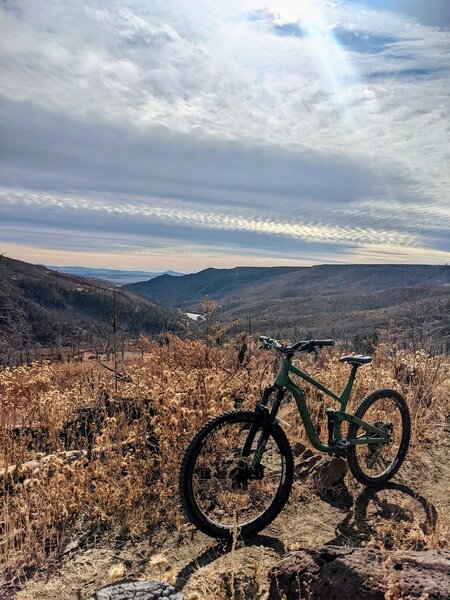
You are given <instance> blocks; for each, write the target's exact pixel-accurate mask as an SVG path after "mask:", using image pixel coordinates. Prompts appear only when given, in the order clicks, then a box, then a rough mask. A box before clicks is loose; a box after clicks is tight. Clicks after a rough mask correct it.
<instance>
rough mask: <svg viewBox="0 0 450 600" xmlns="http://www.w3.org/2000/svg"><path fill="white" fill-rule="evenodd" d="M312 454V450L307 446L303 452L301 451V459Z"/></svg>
mask: <svg viewBox="0 0 450 600" xmlns="http://www.w3.org/2000/svg"><path fill="white" fill-rule="evenodd" d="M312 456H314V452H313V451H312V450H310V449H309V448H307V449H306V450H305V451H304V452H303V457H302V458H303V459H304V460H305V459H307V458H311V457H312Z"/></svg>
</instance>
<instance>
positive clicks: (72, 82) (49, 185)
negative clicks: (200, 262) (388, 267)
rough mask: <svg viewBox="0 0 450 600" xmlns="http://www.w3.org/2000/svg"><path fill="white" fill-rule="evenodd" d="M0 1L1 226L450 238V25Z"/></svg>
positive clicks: (264, 247) (311, 11)
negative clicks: (448, 231)
mask: <svg viewBox="0 0 450 600" xmlns="http://www.w3.org/2000/svg"><path fill="white" fill-rule="evenodd" d="M299 6H301V7H302V10H301V12H299V10H298V7H299ZM311 6H313V8H311ZM0 14H1V16H2V23H3V24H2V32H3V34H4V35H2V38H1V41H0V50H1V51H2V57H3V58H2V62H1V71H0V76H1V81H0V83H1V90H2V92H1V94H2V106H1V110H2V114H1V122H2V131H1V139H2V144H3V146H2V148H1V158H2V166H3V168H2V172H3V186H4V187H3V191H2V195H1V197H0V198H1V199H0V216H1V218H2V222H3V224H4V225H3V228H2V229H0V239H3V240H4V241H5V242H8V243H9V244H11V243H13V241H15V242H16V243H20V242H22V243H24V242H25V240H30V239H31V238H30V231H31V232H33V231H34V233H33V234H32V236H31V237H33V239H34V240H35V242H34V244H35V245H36V247H37V246H39V244H41V245H42V243H43V239H47V240H49V239H52V240H53V242H52V243H53V244H55V245H56V244H58V243H59V242H58V236H61V234H62V232H67V235H68V236H69V238H70V237H71V239H72V241H71V242H70V241H69V240H68V238H67V239H66V242H67V243H68V244H70V245H71V247H72V248H73V249H74V248H76V243H77V239H78V240H79V239H80V236H83V240H84V242H83V243H84V244H87V245H89V244H91V247H92V249H93V251H94V252H99V251H100V249H101V244H99V239H101V240H102V243H104V244H106V245H107V244H110V243H109V242H107V241H106V240H107V238H108V236H110V238H111V239H113V238H114V237H117V236H119V235H120V238H121V239H122V240H123V243H124V245H125V246H126V248H127V251H128V252H137V249H138V248H141V249H144V248H146V247H147V248H154V249H155V251H156V249H157V248H159V249H160V248H166V249H168V250H169V249H170V248H176V247H177V245H178V244H183V245H184V247H187V246H189V245H191V247H192V248H193V247H194V246H195V248H196V252H197V254H196V256H198V254H199V253H201V252H202V251H203V252H205V253H206V252H208V251H209V250H208V249H209V248H211V246H215V247H216V248H217V249H219V248H220V252H222V253H223V259H224V260H226V256H229V257H230V258H229V260H230V264H232V262H233V260H235V257H236V256H237V255H239V256H245V255H248V256H250V255H255V254H257V253H260V255H261V256H263V257H264V260H266V259H267V257H268V256H270V255H272V256H275V255H277V256H279V257H281V258H282V257H283V256H284V257H286V258H289V259H291V258H292V255H293V253H295V255H296V256H298V257H299V258H300V259H302V258H303V257H305V256H306V255H308V256H316V262H321V261H323V260H324V258H325V257H329V256H330V252H328V251H327V248H328V249H331V248H332V249H333V250H332V252H334V253H335V255H336V257H337V258H338V257H339V255H341V257H344V256H345V257H349V256H351V255H352V253H353V254H354V256H357V257H358V260H359V256H360V252H362V251H366V252H367V257H368V259H372V257H373V253H371V252H370V251H369V250H367V249H368V248H370V247H372V246H380V245H382V246H383V248H384V250H383V252H385V251H386V252H389V248H391V249H392V252H393V255H394V250H393V247H394V246H396V247H399V248H402V252H403V253H404V254H405V255H408V256H410V257H413V259H415V260H419V261H420V260H421V258H420V257H426V258H424V260H426V261H429V260H431V258H430V257H431V256H435V257H439V259H441V258H442V256H441V254H440V253H442V252H444V253H445V252H448V251H449V247H448V243H447V241H446V236H445V225H443V223H445V222H446V221H447V222H448V219H449V217H450V212H449V202H448V201H449V196H448V189H449V187H450V180H449V178H450V175H449V172H448V164H449V159H450V156H449V150H448V148H449V145H448V131H446V130H445V126H444V125H443V124H444V123H445V122H448V116H449V115H448V106H449V105H450V102H449V100H450V99H449V96H450V91H449V79H450V75H449V69H448V47H449V40H450V37H449V35H450V34H449V33H448V32H446V31H444V30H436V29H435V28H431V27H428V26H426V25H423V24H421V23H420V22H418V21H417V20H414V21H413V20H411V19H409V18H406V17H405V16H402V15H401V14H400V13H399V14H394V13H389V12H386V11H381V10H375V9H373V8H370V7H368V6H364V7H359V6H355V4H352V3H350V2H338V3H327V2H315V3H312V4H311V3H309V2H307V1H306V0H305V2H302V3H301V5H300V4H299V3H291V2H287V1H285V2H282V1H281V0H278V1H277V2H275V0H270V1H269V2H263V1H259V0H255V1H253V0H252V2H246V3H245V4H243V3H241V2H237V1H234V0H233V1H230V2H228V3H213V2H210V1H207V0H199V2H196V3H187V2H183V1H182V0H178V1H174V2H171V3H166V2H159V1H155V2H152V3H151V4H148V3H145V2H143V1H142V0H141V1H137V0H133V1H131V0H130V1H127V2H123V1H122V2H108V3H106V2H98V3H96V4H95V7H93V6H92V5H90V4H85V3H69V2H67V1H65V0H59V1H56V0H53V1H51V2H48V3H46V7H45V9H44V10H43V9H42V7H38V6H37V5H36V4H35V3H29V4H22V3H15V2H10V3H8V4H5V5H3V7H2V9H0ZM437 14H438V13H436V15H437ZM436 18H437V17H436ZM39 231H40V232H44V231H45V235H44V234H42V235H41V234H40V233H39ZM51 232H53V235H52V234H51ZM13 235H15V236H16V239H15V240H12V239H11V236H13ZM98 236H101V238H99V237H98ZM113 246H114V245H113V244H110V247H111V252H113ZM202 249H203V250H202ZM218 251H219V250H218ZM271 253H272V254H271ZM433 253H434V254H433ZM381 255H382V253H381V254H380V253H378V256H381ZM437 259H438V258H436V260H437ZM280 262H282V260H280ZM192 266H193V267H194V265H192Z"/></svg>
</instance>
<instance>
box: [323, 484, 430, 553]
mask: <svg viewBox="0 0 450 600" xmlns="http://www.w3.org/2000/svg"><path fill="white" fill-rule="evenodd" d="M369 509H370V510H371V511H372V512H371V514H369ZM380 521H381V522H384V523H385V524H386V525H387V524H389V523H392V524H394V523H396V524H398V523H403V525H404V528H405V531H407V530H408V529H410V528H411V527H413V526H414V524H416V525H417V526H418V527H419V528H420V529H421V531H422V532H423V533H424V534H425V535H430V534H432V533H433V532H434V531H435V529H436V521H437V510H436V508H435V506H434V505H433V504H432V503H431V502H430V501H429V500H428V499H427V498H425V497H424V496H422V495H421V494H419V493H418V492H417V491H415V490H414V489H412V488H411V487H409V486H408V485H405V484H403V483H388V484H386V485H384V486H382V487H379V488H366V489H364V490H363V492H362V493H361V494H360V495H359V496H358V497H357V498H356V500H355V503H354V508H353V509H350V510H349V512H348V514H347V515H346V516H345V518H344V520H343V521H342V522H341V523H339V525H338V526H337V527H336V530H335V537H334V538H333V539H331V540H329V541H328V542H326V545H330V546H349V545H351V546H363V545H365V544H366V543H367V542H368V541H369V540H370V539H371V537H372V536H373V534H374V529H375V527H376V523H378V524H379V523H380Z"/></svg>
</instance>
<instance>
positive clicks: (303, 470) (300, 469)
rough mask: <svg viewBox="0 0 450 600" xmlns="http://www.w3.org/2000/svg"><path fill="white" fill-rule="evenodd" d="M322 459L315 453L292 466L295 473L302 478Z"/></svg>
mask: <svg viewBox="0 0 450 600" xmlns="http://www.w3.org/2000/svg"><path fill="white" fill-rule="evenodd" d="M321 460H322V458H321V457H320V456H318V455H317V454H316V455H315V456H311V457H310V458H308V460H305V461H303V462H301V463H299V464H298V465H296V466H295V467H294V471H295V474H296V475H298V476H299V477H300V479H302V478H303V477H306V476H307V475H309V474H310V473H311V471H312V470H313V469H314V467H315V466H316V465H317V464H318V463H319V462H320V461H321Z"/></svg>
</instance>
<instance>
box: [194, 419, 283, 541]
mask: <svg viewBox="0 0 450 600" xmlns="http://www.w3.org/2000/svg"><path fill="white" fill-rule="evenodd" d="M253 424H254V427H255V428H256V432H255V435H254V438H253V441H252V444H251V447H250V452H249V454H248V456H246V457H243V456H242V450H243V448H244V445H245V442H246V440H247V437H248V434H249V430H250V426H251V425H252V422H251V421H244V420H243V421H240V422H224V423H221V424H220V425H218V427H216V428H215V429H213V430H212V431H211V432H210V433H209V434H208V435H207V436H206V438H205V440H204V442H203V443H202V445H201V447H200V449H199V452H198V453H197V456H196V458H195V464H194V466H193V469H192V493H193V497H194V501H195V504H196V505H197V508H198V510H199V511H200V513H201V514H202V516H203V518H204V519H206V520H207V521H208V522H209V523H211V524H212V525H215V526H217V527H222V528H227V529H229V530H233V529H236V531H237V530H240V529H241V528H243V527H245V526H246V525H248V524H249V523H252V522H254V521H256V520H257V519H259V518H260V517H262V515H264V514H265V513H266V512H267V511H268V510H269V508H270V507H271V506H272V504H273V503H274V501H275V499H276V497H277V494H278V492H279V490H280V488H281V486H282V485H283V483H284V480H285V477H286V460H285V457H284V456H283V454H282V452H281V450H280V447H279V445H278V443H277V441H276V440H275V439H274V437H273V436H272V435H271V436H270V437H269V440H268V442H267V446H266V449H265V452H264V454H263V456H262V459H261V463H260V464H261V478H260V479H252V478H247V476H246V475H245V474H246V473H247V472H248V466H249V465H250V464H251V462H252V459H253V457H254V454H255V451H256V447H257V443H258V440H259V437H260V435H261V431H262V424H256V423H254V422H253Z"/></svg>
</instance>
